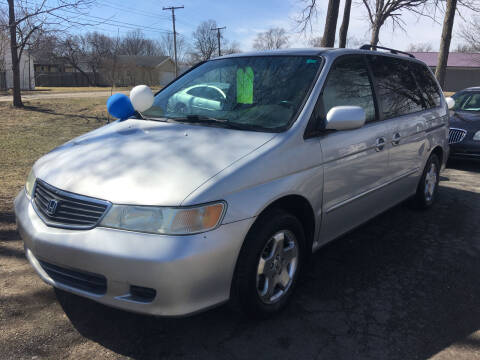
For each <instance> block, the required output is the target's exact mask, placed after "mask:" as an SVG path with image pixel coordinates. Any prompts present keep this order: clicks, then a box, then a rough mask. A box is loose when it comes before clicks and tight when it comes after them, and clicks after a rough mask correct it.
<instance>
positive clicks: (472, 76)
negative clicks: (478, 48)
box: [412, 52, 480, 91]
mask: <svg viewBox="0 0 480 360" xmlns="http://www.w3.org/2000/svg"><path fill="white" fill-rule="evenodd" d="M412 54H413V56H415V57H416V58H417V59H419V60H421V61H423V62H425V63H426V64H427V65H428V66H429V67H430V68H431V69H432V71H433V72H435V68H436V66H437V61H438V52H413V53H412ZM470 86H480V53H458V52H451V53H450V54H449V55H448V62H447V72H446V77H445V86H444V89H443V90H445V91H458V90H462V89H465V88H467V87H470Z"/></svg>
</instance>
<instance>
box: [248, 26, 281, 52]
mask: <svg viewBox="0 0 480 360" xmlns="http://www.w3.org/2000/svg"><path fill="white" fill-rule="evenodd" d="M287 46H288V35H287V32H286V31H285V29H283V28H271V29H268V30H267V31H265V32H261V33H258V34H257V37H256V38H255V40H254V42H253V47H254V48H255V49H257V50H273V49H281V48H285V47H287Z"/></svg>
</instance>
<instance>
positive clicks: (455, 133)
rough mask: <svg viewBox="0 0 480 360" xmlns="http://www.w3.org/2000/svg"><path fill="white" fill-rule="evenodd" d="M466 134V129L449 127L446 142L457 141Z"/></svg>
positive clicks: (453, 142) (454, 142)
mask: <svg viewBox="0 0 480 360" xmlns="http://www.w3.org/2000/svg"><path fill="white" fill-rule="evenodd" d="M466 135H467V131H466V130H463V129H456V128H450V131H449V133H448V143H449V144H456V143H459V142H461V141H462V140H463V139H464V138H465V136H466Z"/></svg>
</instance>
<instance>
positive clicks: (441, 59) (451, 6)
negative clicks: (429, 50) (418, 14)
mask: <svg viewBox="0 0 480 360" xmlns="http://www.w3.org/2000/svg"><path fill="white" fill-rule="evenodd" d="M435 4H436V5H437V6H441V5H442V1H441V0H435ZM459 6H462V7H464V8H467V9H470V10H473V11H474V12H478V11H479V10H480V8H479V6H478V2H477V0H458V1H457V0H446V9H445V17H444V19H443V28H442V37H441V40H440V52H439V54H438V62H437V67H436V68H435V76H436V78H437V80H438V82H439V83H440V86H442V87H443V86H444V85H445V74H446V72H447V63H448V54H449V52H450V42H451V40H452V32H453V22H454V20H455V13H456V12H458V11H459ZM473 30H474V29H473ZM462 34H463V36H462V37H463V38H464V39H465V36H467V39H470V40H471V38H470V37H469V35H468V34H466V33H465V32H462Z"/></svg>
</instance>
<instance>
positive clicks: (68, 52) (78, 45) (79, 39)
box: [56, 35, 95, 86]
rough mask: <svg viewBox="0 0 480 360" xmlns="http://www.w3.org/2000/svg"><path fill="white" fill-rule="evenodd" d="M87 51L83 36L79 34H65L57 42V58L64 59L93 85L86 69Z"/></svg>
mask: <svg viewBox="0 0 480 360" xmlns="http://www.w3.org/2000/svg"><path fill="white" fill-rule="evenodd" d="M87 52H88V49H87V42H86V40H85V37H83V36H79V35H74V36H72V35H70V36H67V37H66V38H65V39H64V40H63V41H61V42H60V43H59V45H58V47H57V50H56V54H57V57H58V58H59V59H62V60H63V61H65V62H66V63H67V64H69V65H70V66H71V67H73V68H74V69H75V70H76V71H78V72H79V73H80V74H81V75H82V76H83V77H85V79H86V80H87V82H88V84H89V85H90V86H94V85H95V84H94V83H93V82H92V79H91V78H90V76H89V75H88V72H87V69H86V61H87V56H88V54H87Z"/></svg>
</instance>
